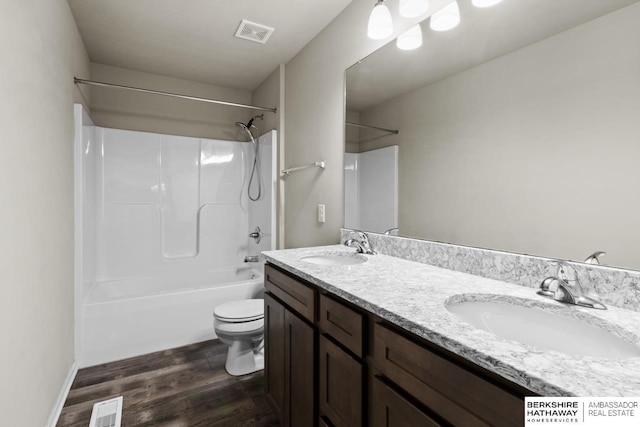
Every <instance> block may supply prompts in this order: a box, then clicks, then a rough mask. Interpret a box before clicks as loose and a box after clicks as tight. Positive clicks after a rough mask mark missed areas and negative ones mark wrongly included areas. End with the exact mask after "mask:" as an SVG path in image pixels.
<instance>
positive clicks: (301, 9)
mask: <svg viewBox="0 0 640 427" xmlns="http://www.w3.org/2000/svg"><path fill="white" fill-rule="evenodd" d="M350 2H351V0H68V3H69V5H70V6H71V10H72V12H73V15H74V17H75V20H76V23H77V25H78V29H79V30H80V35H81V36H82V40H83V41H84V44H85V46H86V48H87V52H88V54H89V58H90V59H91V61H92V62H98V63H101V64H106V65H112V66H115V67H122V68H129V69H133V70H137V71H143V72H148V73H154V74H161V75H165V76H171V77H176V78H181V79H187V80H193V81H199V82H204V83H210V84H215V85H220V86H224V87H229V88H236V89H247V90H252V89H255V88H256V87H257V86H258V85H259V84H260V83H261V82H262V81H263V80H264V79H265V78H266V77H267V76H268V75H269V74H270V73H271V72H272V71H273V70H274V69H275V68H276V67H277V66H278V65H279V64H282V63H287V62H288V61H289V60H290V59H291V58H293V56H295V54H296V53H298V52H299V51H300V50H301V49H302V48H303V47H304V45H306V44H307V43H308V42H309V41H310V40H311V39H312V38H313V37H315V36H316V35H317V34H318V33H319V32H320V31H321V30H322V29H323V28H324V27H325V26H327V24H329V22H331V21H332V20H333V18H335V17H336V16H337V15H338V14H339V13H340V12H341V11H342V10H343V9H344V8H345V7H346V6H347V5H348V4H349V3H350ZM242 19H248V20H250V21H253V22H256V23H258V24H263V25H267V26H269V27H273V28H275V32H274V33H273V35H272V36H271V38H270V39H269V41H268V42H267V43H266V44H265V45H262V44H258V43H254V42H250V41H247V40H242V39H238V38H235V37H234V34H235V32H236V29H237V28H238V24H239V23H240V21H241V20H242Z"/></svg>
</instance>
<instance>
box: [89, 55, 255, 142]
mask: <svg viewBox="0 0 640 427" xmlns="http://www.w3.org/2000/svg"><path fill="white" fill-rule="evenodd" d="M91 79H92V80H97V81H105V82H109V83H116V84H121V85H126V86H134V87H140V88H145V89H154V90H159V91H162V92H173V93H178V94H183V95H193V96H198V97H203V98H212V99H218V100H222V101H230V102H237V103H241V104H251V91H248V90H241V89H232V88H225V87H221V86H214V85H211V84H206V83H200V82H194V81H190V80H182V79H176V78H173V77H167V76H163V75H160V74H150V73H143V72H140V71H134V70H128V69H124V68H118V67H112V66H108V65H103V64H97V63H91ZM249 117H251V110H249V109H244V108H234V107H229V106H225V105H215V104H208V103H202V102H194V101H188V100H182V99H176V98H169V97H165V96H159V95H149V94H143V93H137V92H130V91H126V90H118V89H113V88H102V87H92V97H91V118H92V119H93V121H94V122H95V124H96V125H97V126H104V127H109V128H116V129H127V130H137V131H143V132H155V133H162V134H168V135H183V136H192V137H197V138H212V139H229V140H242V141H244V139H243V135H241V134H240V133H239V132H238V129H237V128H236V127H235V126H234V123H235V122H238V121H240V122H245V123H246V122H247V120H249Z"/></svg>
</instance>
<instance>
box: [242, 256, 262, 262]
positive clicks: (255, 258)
mask: <svg viewBox="0 0 640 427" xmlns="http://www.w3.org/2000/svg"><path fill="white" fill-rule="evenodd" d="M259 261H260V257H259V256H258V255H250V256H246V257H244V262H259Z"/></svg>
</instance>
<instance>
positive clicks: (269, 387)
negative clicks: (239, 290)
mask: <svg viewBox="0 0 640 427" xmlns="http://www.w3.org/2000/svg"><path fill="white" fill-rule="evenodd" d="M284 332H285V308H284V306H282V304H280V303H279V302H277V301H276V300H274V299H273V298H271V296H270V295H269V294H265V295H264V355H265V364H264V376H265V392H266V395H267V399H268V400H269V401H270V403H271V406H272V408H273V411H274V413H275V415H276V417H278V419H279V420H282V419H283V418H282V417H283V415H284V413H285V412H284V410H285V390H286V377H285V334H284Z"/></svg>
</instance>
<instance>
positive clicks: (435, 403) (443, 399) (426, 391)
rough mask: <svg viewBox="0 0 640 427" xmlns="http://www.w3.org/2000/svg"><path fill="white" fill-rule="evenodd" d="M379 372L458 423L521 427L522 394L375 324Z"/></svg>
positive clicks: (376, 355)
mask: <svg viewBox="0 0 640 427" xmlns="http://www.w3.org/2000/svg"><path fill="white" fill-rule="evenodd" d="M374 363H375V365H376V367H377V368H378V369H379V370H380V372H381V373H382V374H383V375H384V376H385V377H387V378H388V379H390V380H391V381H392V382H394V383H395V384H397V385H398V386H400V387H401V388H402V389H404V390H406V391H407V392H408V393H409V394H411V395H412V396H414V397H415V398H416V399H417V400H419V401H421V402H422V403H423V404H425V405H426V406H427V407H429V408H430V409H431V410H433V411H434V412H435V413H437V414H438V415H440V416H441V417H442V418H444V419H445V420H447V421H448V422H450V423H452V424H454V425H473V426H482V425H492V426H520V425H522V422H523V420H524V399H522V398H520V397H517V396H516V395H514V394H512V393H510V392H508V391H507V390H505V389H503V388H501V387H500V386H498V385H496V384H493V383H492V382H489V381H487V380H485V379H484V378H481V377H480V376H478V375H476V374H475V373H472V372H470V371H469V370H467V369H466V368H464V367H462V366H460V365H458V364H456V363H454V362H452V361H450V360H447V359H445V358H444V357H442V356H440V355H438V354H436V353H434V352H432V351H431V350H429V349H427V348H425V347H423V346H422V345H420V344H417V343H415V342H413V341H411V340H409V339H407V338H405V337H404V336H402V335H400V334H398V333H396V332H394V331H392V330H391V329H389V328H387V327H385V326H383V325H381V324H379V323H376V324H375V326H374Z"/></svg>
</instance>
